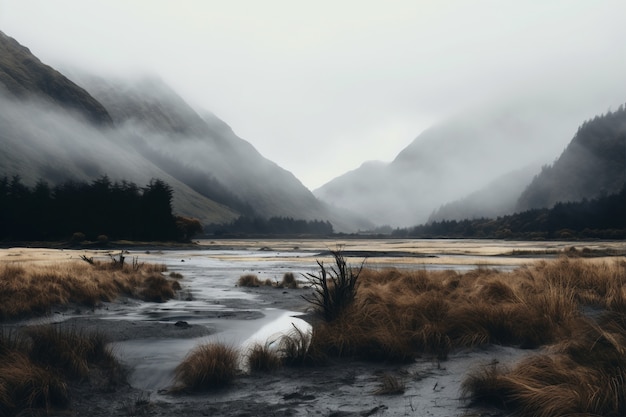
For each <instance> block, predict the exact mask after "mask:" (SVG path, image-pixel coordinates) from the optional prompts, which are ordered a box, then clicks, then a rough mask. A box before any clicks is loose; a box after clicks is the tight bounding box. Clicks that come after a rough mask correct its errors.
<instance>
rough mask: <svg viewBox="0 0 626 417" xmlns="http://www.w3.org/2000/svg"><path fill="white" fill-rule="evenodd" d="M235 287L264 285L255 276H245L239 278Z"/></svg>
mask: <svg viewBox="0 0 626 417" xmlns="http://www.w3.org/2000/svg"><path fill="white" fill-rule="evenodd" d="M237 285H238V286H240V287H260V286H262V285H264V283H263V281H261V280H260V279H259V277H258V276H257V275H256V274H245V275H242V276H240V277H239V280H238V281H237Z"/></svg>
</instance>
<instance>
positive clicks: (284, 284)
mask: <svg viewBox="0 0 626 417" xmlns="http://www.w3.org/2000/svg"><path fill="white" fill-rule="evenodd" d="M298 287H299V285H298V281H297V280H296V276H295V275H294V274H293V272H285V273H284V274H283V279H282V280H281V281H280V283H278V288H289V289H296V288H298Z"/></svg>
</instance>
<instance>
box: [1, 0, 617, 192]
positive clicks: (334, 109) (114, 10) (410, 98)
mask: <svg viewBox="0 0 626 417" xmlns="http://www.w3.org/2000/svg"><path fill="white" fill-rule="evenodd" d="M625 16H626V1H623V0H615V1H602V0H586V1H584V0H581V1H577V0H569V1H554V0H525V1H520V0H513V1H508V0H494V1H485V0H463V1H461V0H458V1H456V0H407V1H404V0H395V1H382V0H380V1H371V0H343V1H342V0H335V1H330V0H317V1H298V0H283V1H280V0H248V1H244V0H223V1H217V0H215V1H213V0H195V1H194V0H176V1H174V0H172V1H164V0H135V1H132V0H106V1H95V0H91V1H90V0H54V1H53V0H39V1H37V0H0V30H2V31H3V32H5V33H6V34H7V35H9V36H12V37H14V38H16V39H17V40H18V41H19V42H20V43H22V44H23V45H25V46H27V47H29V48H30V49H31V51H32V52H33V53H34V54H35V55H37V56H38V57H39V58H40V59H41V60H42V61H44V62H45V63H48V64H50V65H53V66H57V67H59V66H61V67H62V66H77V67H79V68H82V69H87V70H90V71H93V72H96V73H98V74H103V75H106V74H108V73H113V74H115V75H119V74H132V75H137V74H141V73H147V74H151V75H154V74H156V75H158V76H160V77H161V78H162V79H163V80H164V81H165V82H167V83H168V84H169V85H170V86H172V87H173V88H174V89H175V90H176V91H177V92H178V93H179V94H180V95H181V96H183V98H185V99H186V100H187V101H188V102H189V103H190V104H192V105H193V106H194V107H196V108H198V109H201V108H202V109H207V110H210V111H212V112H213V113H215V114H216V115H217V116H218V117H219V118H221V119H223V120H224V121H225V122H226V123H228V124H229V125H230V126H231V127H232V128H233V129H234V131H235V133H237V134H238V135H239V136H240V137H242V138H244V139H246V140H247V141H249V142H250V143H252V144H253V145H254V146H255V147H256V148H257V149H258V150H259V151H260V152H261V153H262V154H263V155H264V156H265V157H267V158H269V159H271V160H273V161H275V162H276V163H278V164H279V165H280V166H282V167H283V168H285V169H287V170H289V171H291V172H293V173H294V174H295V175H296V176H297V177H298V178H299V179H300V180H301V181H302V182H303V183H304V184H305V185H306V186H308V187H309V188H310V189H314V188H317V187H318V186H321V185H323V184H324V183H325V182H327V181H329V180H330V179H332V178H334V177H336V176H338V175H340V174H343V173H344V172H346V171H348V170H351V169H354V168H356V167H358V166H359V165H360V164H361V163H362V162H364V161H366V160H372V159H378V160H385V161H389V160H391V159H393V158H394V157H395V156H396V154H397V153H398V152H399V151H401V150H402V148H404V147H405V146H406V145H408V144H409V143H410V142H411V141H412V140H413V139H414V138H415V137H416V136H417V135H418V134H419V133H420V132H422V131H423V130H424V129H426V128H428V127H429V126H431V125H432V124H433V123H435V122H437V121H439V120H443V119H445V118H446V117H448V116H450V115H452V114H454V113H455V112H459V111H462V110H463V109H466V108H468V107H475V106H478V105H483V104H485V103H489V102H493V101H497V100H500V99H503V98H507V97H513V96H517V95H519V94H522V95H524V96H525V97H527V98H528V99H530V100H533V99H535V100H540V99H539V98H537V97H539V96H543V97H546V96H550V95H551V94H554V95H558V96H559V97H561V98H562V103H564V104H567V105H572V102H579V101H585V102H586V101H589V103H590V105H591V103H592V102H593V105H595V106H598V105H599V106H600V108H598V109H597V111H592V113H591V114H589V116H593V114H596V113H598V112H603V111H606V110H607V109H608V108H609V107H611V106H613V107H615V106H617V105H619V104H620V103H622V102H626V46H625V45H626V24H625V23H624V17H625ZM535 93H536V94H537V97H535V96H534V94H535ZM533 97H535V98H533ZM557 101H558V100H557ZM568 102H569V103H568ZM590 108H594V107H590ZM546 111H547V112H549V111H550V109H546ZM580 122H582V120H577V121H573V122H572V123H574V126H577V125H578V124H580ZM573 131H574V129H573Z"/></svg>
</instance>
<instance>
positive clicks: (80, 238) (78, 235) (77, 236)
mask: <svg viewBox="0 0 626 417" xmlns="http://www.w3.org/2000/svg"><path fill="white" fill-rule="evenodd" d="M86 238H87V237H86V236H85V234H84V233H82V232H75V233H73V234H72V237H71V238H70V240H71V241H72V242H74V243H80V242H84V241H85V239H86Z"/></svg>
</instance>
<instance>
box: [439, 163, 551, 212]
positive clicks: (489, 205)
mask: <svg viewBox="0 0 626 417" xmlns="http://www.w3.org/2000/svg"><path fill="white" fill-rule="evenodd" d="M540 169H541V168H540V166H539V165H537V164H533V165H529V166H527V167H524V168H521V169H517V170H515V171H513V172H510V173H507V174H505V175H503V176H501V177H499V178H497V179H496V180H494V181H492V182H490V183H489V184H488V185H487V186H486V187H484V188H481V189H480V190H478V191H475V192H473V193H471V194H469V195H468V196H466V197H463V198H461V199H459V200H456V201H453V202H451V203H447V204H444V205H443V206H441V207H440V208H438V209H437V210H436V211H435V212H434V213H432V214H431V215H430V217H429V218H428V223H430V222H434V221H442V220H464V219H476V218H483V217H484V218H496V217H498V216H502V215H506V214H511V213H513V212H514V211H515V205H516V203H517V200H518V198H519V196H520V194H521V193H522V192H523V191H524V189H525V188H526V187H527V186H528V184H529V183H530V182H531V180H532V178H533V176H534V175H535V174H536V173H537V172H539V170H540Z"/></svg>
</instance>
